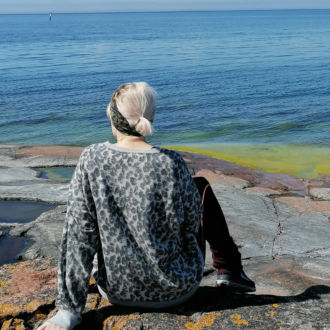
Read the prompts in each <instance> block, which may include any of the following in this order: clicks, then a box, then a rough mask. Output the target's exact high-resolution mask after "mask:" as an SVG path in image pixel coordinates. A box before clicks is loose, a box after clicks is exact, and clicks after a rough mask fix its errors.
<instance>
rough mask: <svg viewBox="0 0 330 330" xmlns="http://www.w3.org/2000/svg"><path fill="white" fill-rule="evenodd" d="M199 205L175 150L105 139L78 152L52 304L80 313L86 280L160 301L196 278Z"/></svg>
mask: <svg viewBox="0 0 330 330" xmlns="http://www.w3.org/2000/svg"><path fill="white" fill-rule="evenodd" d="M201 211H202V205H201V200H200V196H199V193H198V190H197V188H196V186H195V184H194V182H193V180H192V178H191V176H190V174H189V172H188V169H187V167H186V165H185V163H184V161H183V159H182V157H181V156H180V154H179V153H177V152H174V151H171V150H166V149H162V148H155V147H153V148H152V149H148V150H131V149H125V148H119V147H117V146H114V145H112V144H110V143H109V142H104V143H99V144H94V145H91V146H89V147H87V148H86V149H84V151H83V152H82V154H81V156H80V159H79V162H78V164H77V167H76V170H75V172H74V175H73V177H72V180H71V184H70V191H69V198H68V208H67V214H66V221H65V224H64V229H63V237H62V243H61V249H60V259H59V270H58V298H57V301H56V305H57V306H58V307H59V308H60V309H63V310H66V311H70V312H71V313H75V314H80V313H81V312H82V310H83V308H84V305H85V302H86V297H87V290H88V283H89V279H90V275H91V272H92V267H93V259H94V257H95V259H97V269H96V271H95V273H94V277H95V279H96V282H97V284H98V285H99V286H100V287H101V288H102V289H103V290H104V291H105V292H106V293H107V295H108V296H109V297H110V300H111V297H113V298H114V300H116V301H127V302H128V301H130V302H162V301H171V300H175V299H177V298H179V297H182V296H183V295H186V294H187V293H189V292H190V291H191V290H192V289H193V288H194V287H196V285H198V283H199V282H200V281H201V278H202V274H203V257H202V254H201V252H200V250H199V247H198V245H197V241H196V238H195V235H196V233H197V230H198V227H199V223H200V216H201Z"/></svg>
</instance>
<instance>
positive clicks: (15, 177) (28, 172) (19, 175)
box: [0, 167, 41, 184]
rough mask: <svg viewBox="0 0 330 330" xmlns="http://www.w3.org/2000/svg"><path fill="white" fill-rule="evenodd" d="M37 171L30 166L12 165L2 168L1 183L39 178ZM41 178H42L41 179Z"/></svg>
mask: <svg viewBox="0 0 330 330" xmlns="http://www.w3.org/2000/svg"><path fill="white" fill-rule="evenodd" d="M37 174H38V173H37V172H36V171H34V170H32V169H30V168H22V167H12V168H0V183H1V184H3V183H10V182H17V181H24V182H26V181H35V180H38V178H37ZM39 180H41V179H39Z"/></svg>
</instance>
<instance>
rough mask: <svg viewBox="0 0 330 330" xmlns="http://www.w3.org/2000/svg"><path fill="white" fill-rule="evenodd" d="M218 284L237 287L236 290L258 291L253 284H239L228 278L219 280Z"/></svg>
mask: <svg viewBox="0 0 330 330" xmlns="http://www.w3.org/2000/svg"><path fill="white" fill-rule="evenodd" d="M216 284H217V287H228V288H232V289H235V290H236V291H239V292H255V291H256V288H255V287H251V286H248V285H244V284H239V283H236V282H231V281H228V280H217V282H216Z"/></svg>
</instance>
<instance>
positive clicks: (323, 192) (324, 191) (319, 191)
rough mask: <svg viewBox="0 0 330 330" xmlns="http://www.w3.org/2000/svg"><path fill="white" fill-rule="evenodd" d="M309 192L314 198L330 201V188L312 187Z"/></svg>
mask: <svg viewBox="0 0 330 330" xmlns="http://www.w3.org/2000/svg"><path fill="white" fill-rule="evenodd" d="M309 194H310V196H311V197H313V198H317V199H321V200H324V201H330V188H312V189H310V190H309Z"/></svg>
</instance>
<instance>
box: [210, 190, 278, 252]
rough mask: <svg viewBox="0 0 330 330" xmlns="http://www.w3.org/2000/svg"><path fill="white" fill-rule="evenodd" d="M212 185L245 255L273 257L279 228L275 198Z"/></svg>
mask: <svg viewBox="0 0 330 330" xmlns="http://www.w3.org/2000/svg"><path fill="white" fill-rule="evenodd" d="M212 188H213V190H214V192H215V195H216V197H217V198H218V200H219V202H220V205H221V208H222V210H223V213H224V215H225V217H226V219H227V223H228V227H229V231H230V233H231V235H232V236H233V238H234V239H235V241H236V243H237V244H238V245H239V246H240V248H241V251H242V254H243V256H244V257H245V258H252V257H256V256H271V255H272V248H273V239H274V237H275V236H276V233H277V229H278V219H277V215H276V210H275V208H274V205H273V201H272V200H271V199H269V198H266V197H262V196H253V195H250V194H247V193H245V192H244V191H240V190H238V189H233V188H228V187H226V186H223V185H220V184H213V185H212Z"/></svg>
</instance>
